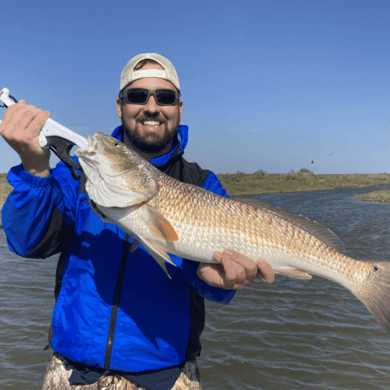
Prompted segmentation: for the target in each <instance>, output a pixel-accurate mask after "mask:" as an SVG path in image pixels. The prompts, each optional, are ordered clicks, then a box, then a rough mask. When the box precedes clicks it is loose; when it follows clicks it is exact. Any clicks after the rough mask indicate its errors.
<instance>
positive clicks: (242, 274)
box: [214, 249, 257, 290]
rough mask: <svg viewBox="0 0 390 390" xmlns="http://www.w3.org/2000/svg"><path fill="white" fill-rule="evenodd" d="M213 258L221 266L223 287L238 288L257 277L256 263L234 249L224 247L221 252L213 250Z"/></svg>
mask: <svg viewBox="0 0 390 390" xmlns="http://www.w3.org/2000/svg"><path fill="white" fill-rule="evenodd" d="M214 258H215V260H217V261H218V262H219V263H220V264H221V265H222V267H223V271H224V280H225V287H224V288H228V289H235V290H240V289H242V288H243V287H245V286H247V285H249V284H251V283H253V281H254V280H255V278H256V277H257V265H256V263H255V262H254V261H253V260H251V259H249V258H248V257H246V256H244V255H242V254H240V253H238V252H236V251H233V250H231V249H225V250H224V251H223V252H222V253H220V252H215V254H214Z"/></svg>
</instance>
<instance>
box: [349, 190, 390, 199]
mask: <svg viewBox="0 0 390 390" xmlns="http://www.w3.org/2000/svg"><path fill="white" fill-rule="evenodd" d="M356 198H357V199H360V200H366V201H371V202H390V191H385V190H384V191H374V192H370V193H368V194H365V195H358V196H356Z"/></svg>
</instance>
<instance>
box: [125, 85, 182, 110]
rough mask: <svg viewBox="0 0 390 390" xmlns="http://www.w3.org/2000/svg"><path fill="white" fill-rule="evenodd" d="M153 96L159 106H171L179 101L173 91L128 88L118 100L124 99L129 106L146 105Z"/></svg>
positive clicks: (176, 93) (178, 94) (175, 92)
mask: <svg viewBox="0 0 390 390" xmlns="http://www.w3.org/2000/svg"><path fill="white" fill-rule="evenodd" d="M150 95H153V96H154V98H155V99H156V102H157V104H158V105H159V106H173V105H174V104H176V102H177V101H178V100H179V99H180V93H179V92H177V91H175V90H173V89H146V88H128V89H125V90H123V91H122V92H121V93H120V94H119V97H120V98H125V99H126V102H127V103H129V104H146V103H147V102H148V100H149V96H150Z"/></svg>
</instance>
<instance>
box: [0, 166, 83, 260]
mask: <svg viewBox="0 0 390 390" xmlns="http://www.w3.org/2000/svg"><path fill="white" fill-rule="evenodd" d="M7 179H8V182H9V183H10V184H11V186H13V187H14V188H13V190H12V191H11V193H10V194H9V195H8V198H7V200H6V202H5V204H4V207H3V210H2V223H3V228H4V232H5V234H6V236H7V242H8V246H9V249H10V250H11V251H12V252H14V253H16V254H18V255H20V256H23V257H35V258H45V257H48V256H51V255H53V254H55V253H58V252H60V251H61V250H62V249H63V248H64V246H65V245H66V244H67V243H68V242H69V240H70V239H71V237H72V231H73V229H72V225H73V220H74V215H75V208H76V200H77V194H78V186H79V184H78V182H77V181H76V180H74V179H73V178H72V177H71V174H70V171H69V170H68V168H67V167H66V166H65V165H64V164H63V163H59V164H58V165H57V167H56V168H54V169H53V170H52V171H51V174H50V175H49V176H47V177H38V176H34V175H31V174H29V173H28V172H27V171H26V170H25V169H24V168H23V166H22V165H18V166H16V167H14V168H12V169H11V170H10V172H9V173H8V176H7Z"/></svg>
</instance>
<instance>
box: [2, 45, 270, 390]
mask: <svg viewBox="0 0 390 390" xmlns="http://www.w3.org/2000/svg"><path fill="white" fill-rule="evenodd" d="M180 92H181V91H180V85H179V79H178V77H177V74H176V71H175V68H174V67H173V65H172V64H171V63H170V62H169V61H168V60H167V59H166V58H164V57H162V56H160V55H158V54H150V53H149V54H140V55H138V56H136V57H134V58H133V59H132V60H130V61H129V63H128V64H127V65H126V67H125V69H124V70H123V72H122V75H121V81H120V93H119V98H118V99H117V113H118V116H119V117H120V118H121V122H122V125H121V126H119V127H118V128H116V129H115V130H114V132H113V134H112V135H113V136H114V137H116V138H117V139H119V140H120V141H123V142H124V143H126V144H128V145H130V146H132V147H133V148H134V149H135V150H136V151H137V152H138V153H139V154H140V155H142V156H143V157H144V158H146V159H147V160H149V161H150V162H151V163H153V164H154V165H155V166H157V167H158V168H159V169H160V170H162V171H163V172H165V173H166V174H168V175H170V176H172V177H174V178H176V179H179V180H181V181H182V182H185V183H190V184H194V185H199V186H202V187H203V188H205V189H208V190H211V191H213V192H215V193H217V194H220V195H223V196H226V193H225V191H224V189H223V188H222V186H221V183H220V182H219V180H218V179H217V177H216V176H215V175H214V174H213V173H212V172H210V171H207V170H203V169H201V168H200V167H199V166H198V165H197V164H195V163H188V162H187V161H185V160H184V158H183V157H182V154H183V152H184V148H185V146H186V143H187V131H188V129H187V127H186V126H181V125H180V119H181V113H182V109H183V102H182V101H181V100H180ZM48 117H49V113H47V112H42V111H41V110H39V109H37V108H35V107H33V106H29V105H27V104H26V102H24V101H21V102H20V103H18V104H15V105H12V106H11V107H10V108H9V109H7V111H6V113H5V115H4V118H3V122H2V123H1V125H0V134H2V136H3V137H4V139H5V140H6V141H7V142H8V143H9V144H10V145H11V146H12V147H13V148H14V149H15V150H16V152H17V153H18V154H19V156H20V158H21V160H22V164H21V165H19V166H17V167H14V168H12V169H11V171H10V173H9V175H8V180H9V182H10V183H11V185H13V186H14V190H13V191H12V193H11V194H10V196H9V197H8V199H7V202H6V204H5V205H4V207H3V212H2V215H3V226H4V230H5V232H6V235H7V240H8V244H9V247H10V249H11V250H12V251H13V252H15V253H17V254H19V255H21V256H25V257H35V258H45V257H48V256H50V255H52V254H54V253H61V255H60V258H59V262H58V267H57V275H56V288H55V297H56V305H55V309H54V312H53V319H52V327H51V332H50V337H49V340H50V345H51V347H52V348H53V350H54V355H53V358H52V361H51V363H50V364H49V366H48V372H47V375H46V378H45V382H44V387H43V388H44V389H76V386H79V387H77V389H89V390H92V389H98V388H101V387H103V388H107V389H108V388H110V389H113V390H114V389H119V388H121V389H122V388H126V389H145V388H147V389H152V390H154V389H156V390H165V389H166V390H168V389H171V388H172V389H194V390H195V389H200V388H201V385H200V376H199V371H198V368H197V363H196V358H197V356H199V354H200V350H201V345H200V341H199V338H200V335H201V333H202V331H203V327H204V316H205V312H204V311H205V310H204V298H207V299H210V300H213V301H215V302H220V303H224V304H227V303H229V301H230V300H231V299H232V298H233V295H234V292H235V290H237V289H241V288H243V287H244V286H246V285H248V284H250V283H252V282H253V281H254V279H255V278H256V277H260V278H262V279H263V280H264V281H265V282H267V283H272V281H273V277H274V276H273V271H272V268H271V266H270V265H269V264H268V263H267V262H265V261H263V260H259V261H258V263H257V264H256V263H254V262H253V261H252V260H250V259H248V258H246V257H245V256H243V255H241V254H239V253H237V252H234V251H232V250H229V249H226V250H225V251H223V253H219V252H216V253H215V255H214V258H215V260H216V261H217V262H218V264H213V265H206V264H198V263H196V262H193V261H188V260H184V259H181V258H177V257H175V256H172V260H173V262H174V263H175V264H176V265H177V267H172V266H171V265H170V264H167V268H168V271H169V273H170V275H171V276H172V279H171V280H170V279H168V278H167V277H166V275H165V274H164V272H163V271H162V270H161V268H160V267H159V266H158V265H157V263H156V262H155V261H154V260H153V259H152V257H151V256H150V255H149V254H148V253H147V251H146V250H145V249H144V248H143V247H142V245H140V246H139V247H138V248H135V247H134V248H132V244H133V242H134V239H133V238H132V237H129V235H128V234H125V233H124V232H123V231H121V230H120V229H119V228H118V227H117V226H115V225H111V224H107V223H104V222H102V221H101V220H100V218H99V217H98V216H97V215H96V214H95V213H94V212H93V211H92V210H91V208H90V206H89V204H88V195H87V194H86V192H85V178H84V177H82V179H81V182H79V181H76V180H75V179H73V178H72V177H71V175H70V172H69V170H68V169H67V168H66V167H65V166H64V164H62V163H60V164H58V165H57V167H56V168H55V169H53V170H50V166H49V157H50V156H49V152H48V151H46V150H42V149H41V148H40V146H39V144H38V135H39V132H40V130H41V128H42V127H43V125H44V123H45V122H46V120H47V119H48ZM104 386H106V387H104Z"/></svg>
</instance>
